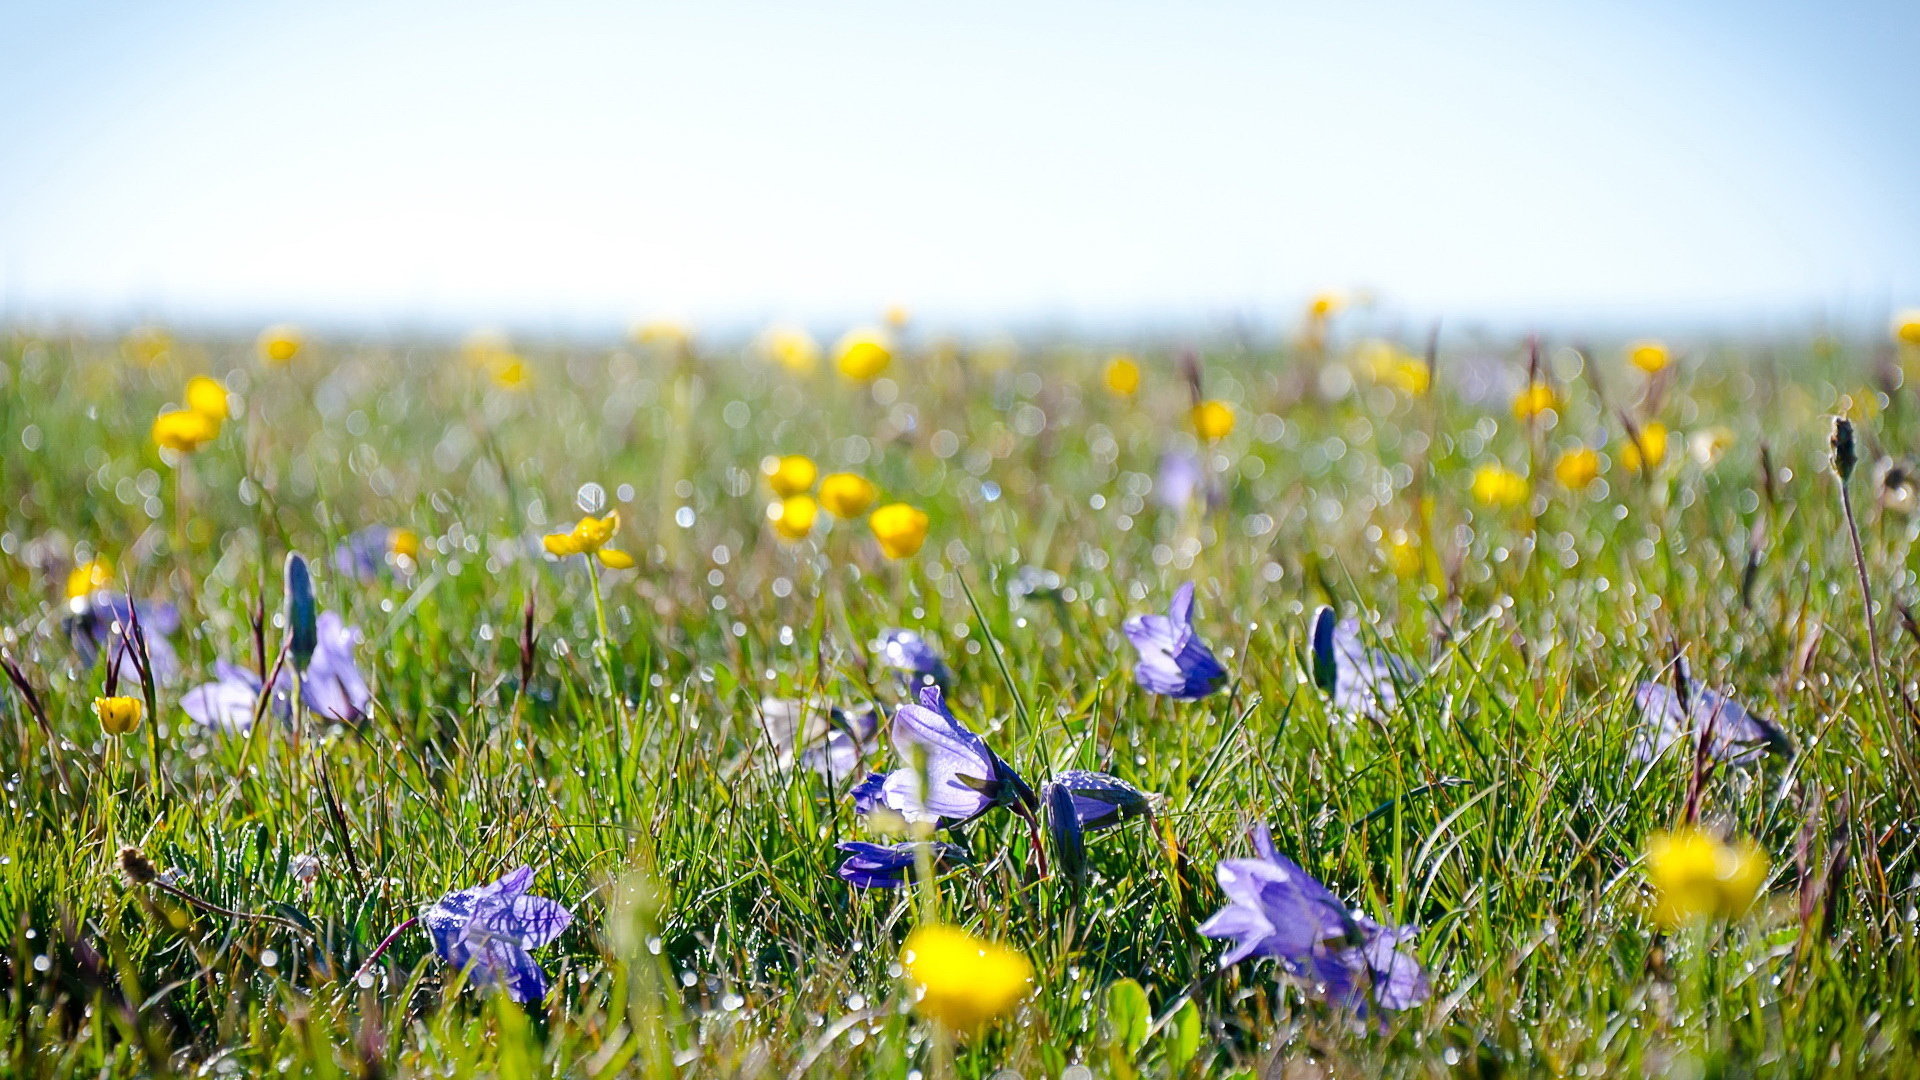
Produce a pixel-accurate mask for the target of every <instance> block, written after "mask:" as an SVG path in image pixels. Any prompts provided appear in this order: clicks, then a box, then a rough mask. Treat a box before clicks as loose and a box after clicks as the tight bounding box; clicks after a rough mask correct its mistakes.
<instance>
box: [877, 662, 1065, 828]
mask: <svg viewBox="0 0 1920 1080" xmlns="http://www.w3.org/2000/svg"><path fill="white" fill-rule="evenodd" d="M920 702H921V703H920V704H918V705H902V706H900V711H899V712H897V713H894V714H893V747H894V750H895V752H896V753H898V754H899V755H900V758H901V760H903V761H905V762H907V764H906V765H905V766H904V767H902V768H899V769H896V770H894V771H893V772H891V773H889V774H888V775H887V778H886V781H885V782H884V783H883V784H882V786H881V790H880V801H881V803H882V804H883V805H885V806H886V807H887V808H888V809H890V810H893V811H894V812H896V813H898V814H899V815H900V816H902V817H904V818H906V819H907V820H908V821H910V822H920V821H927V822H938V821H940V820H942V819H945V820H947V821H949V822H952V823H955V824H958V823H961V822H966V821H971V820H973V819H974V818H976V817H979V816H980V815H981V814H984V813H986V812H987V811H988V810H991V809H993V808H994V807H996V806H1009V805H1013V804H1015V803H1018V804H1019V805H1020V806H1021V807H1023V808H1024V809H1027V810H1029V811H1030V810H1032V809H1033V808H1034V807H1035V806H1036V805H1038V802H1039V800H1038V799H1036V798H1035V796H1034V794H1033V789H1032V788H1029V787H1028V786H1027V783H1026V781H1024V780H1022V779H1020V776H1019V774H1018V773H1015V772H1014V771H1013V770H1012V769H1011V768H1009V767H1008V766H1007V764H1006V762H1004V761H1001V760H1000V758H999V756H998V755H996V754H995V753H994V752H993V751H992V750H989V749H987V744H986V742H985V741H984V740H982V739H981V738H980V736H978V735H975V734H974V733H973V732H971V731H968V730H967V729H966V728H965V727H964V726H962V725H961V723H960V721H958V720H956V719H954V717H953V714H952V713H949V712H948V711H947V708H946V703H945V701H944V699H943V697H942V695H941V693H940V688H939V687H938V686H925V687H922V688H921V689H920ZM922 766H924V769H925V777H924V782H923V778H922V775H921V769H922ZM862 787H865V785H864V784H863V785H862Z"/></svg>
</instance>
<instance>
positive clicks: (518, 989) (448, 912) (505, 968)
mask: <svg viewBox="0 0 1920 1080" xmlns="http://www.w3.org/2000/svg"><path fill="white" fill-rule="evenodd" d="M532 881H533V868H532V867H529V866H522V867H520V868H519V869H517V870H511V871H508V872H507V874H506V876H505V877H502V878H501V879H500V880H498V881H496V882H494V883H493V884H491V885H481V886H479V887H477V888H472V889H462V890H460V891H458V892H450V893H448V894H447V895H445V896H443V897H441V898H440V899H438V900H436V901H434V903H433V904H432V906H430V907H428V908H427V909H426V910H425V911H422V912H421V913H420V922H421V925H423V926H424V927H426V930H427V933H428V934H429V935H431V936H432V938H433V951H434V952H436V953H439V954H440V959H442V960H445V961H446V962H447V963H449V964H452V965H453V966H454V967H456V968H460V969H463V970H469V971H471V972H472V981H473V984H474V985H476V986H501V987H504V988H505V989H506V991H507V996H508V997H510V998H512V999H513V1000H515V1001H518V1002H521V1003H523V1004H524V1003H526V1002H532V1001H539V1000H540V999H541V998H543V997H546V996H547V973H546V972H545V971H543V970H541V968H540V965H539V964H538V963H536V962H535V961H534V959H533V957H532V956H529V955H528V954H527V950H528V949H534V948H538V947H540V946H542V945H545V944H546V943H547V942H549V941H552V940H553V939H554V938H556V937H559V936H560V932H561V931H562V930H565V929H566V928H567V924H569V923H571V922H573V915H572V913H571V912H569V911H568V910H567V909H566V908H564V907H561V906H560V905H559V904H557V903H555V902H554V901H552V900H548V899H546V898H545V897H541V896H528V895H527V894H526V893H527V885H528V884H529V883H530V882H532Z"/></svg>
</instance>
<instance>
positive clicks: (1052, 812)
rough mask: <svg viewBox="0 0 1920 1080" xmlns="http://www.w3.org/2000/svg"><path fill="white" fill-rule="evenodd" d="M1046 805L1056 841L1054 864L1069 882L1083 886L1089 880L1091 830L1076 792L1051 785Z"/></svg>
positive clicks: (1047, 789) (1054, 840)
mask: <svg viewBox="0 0 1920 1080" xmlns="http://www.w3.org/2000/svg"><path fill="white" fill-rule="evenodd" d="M1044 802H1045V805H1046V808H1047V832H1048V834H1049V835H1050V836H1052V838H1053V864H1054V865H1055V866H1057V867H1059V868H1060V873H1061V874H1063V875H1065V876H1066V879H1067V880H1068V881H1071V882H1073V883H1074V884H1075V885H1079V884H1082V883H1084V882H1085V881H1086V880H1087V830H1086V828H1085V826H1084V825H1083V824H1082V823H1081V820H1080V808H1079V807H1078V806H1076V805H1075V804H1074V798H1073V792H1071V791H1069V790H1067V789H1066V788H1064V787H1062V786H1060V785H1059V784H1048V785H1047V787H1046V794H1045V797H1044Z"/></svg>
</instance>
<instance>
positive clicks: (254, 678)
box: [180, 660, 289, 735]
mask: <svg viewBox="0 0 1920 1080" xmlns="http://www.w3.org/2000/svg"><path fill="white" fill-rule="evenodd" d="M213 673H214V681H213V682H210V683H203V684H202V685H200V686H196V687H194V688H193V689H191V690H189V691H187V692H186V694H185V695H184V696H182V697H181V698H180V707H181V708H182V709H185V710H186V713H187V716H188V717H190V718H191V719H192V720H193V722H194V723H196V724H199V725H200V726H201V727H209V728H213V729H214V730H215V731H222V732H225V733H227V734H229V735H245V734H246V733H247V732H249V731H252V730H253V710H254V706H256V705H257V704H259V701H260V676H259V675H257V674H255V673H254V672H253V671H251V670H249V669H247V668H243V667H239V666H237V665H234V664H229V663H228V662H226V661H225V660H216V661H214V664H213ZM271 704H272V708H273V711H274V714H275V715H276V716H279V717H282V718H283V719H284V718H285V717H286V716H287V714H288V712H289V709H288V706H287V680H286V677H285V676H284V675H282V676H281V678H280V680H279V682H278V683H276V684H275V687H274V694H273V701H272V703H271Z"/></svg>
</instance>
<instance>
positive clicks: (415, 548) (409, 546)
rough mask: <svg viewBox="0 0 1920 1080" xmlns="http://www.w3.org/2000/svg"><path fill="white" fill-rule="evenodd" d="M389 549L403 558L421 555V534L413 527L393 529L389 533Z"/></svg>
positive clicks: (413, 557) (414, 557)
mask: <svg viewBox="0 0 1920 1080" xmlns="http://www.w3.org/2000/svg"><path fill="white" fill-rule="evenodd" d="M387 551H389V552H390V553H392V554H394V555H399V556H402V557H403V558H408V559H416V558H419V557H420V534H419V533H417V532H414V531H413V530H412V529H392V530H389V531H388V533H387Z"/></svg>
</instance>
